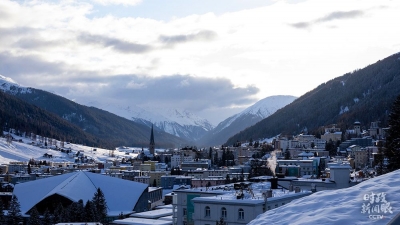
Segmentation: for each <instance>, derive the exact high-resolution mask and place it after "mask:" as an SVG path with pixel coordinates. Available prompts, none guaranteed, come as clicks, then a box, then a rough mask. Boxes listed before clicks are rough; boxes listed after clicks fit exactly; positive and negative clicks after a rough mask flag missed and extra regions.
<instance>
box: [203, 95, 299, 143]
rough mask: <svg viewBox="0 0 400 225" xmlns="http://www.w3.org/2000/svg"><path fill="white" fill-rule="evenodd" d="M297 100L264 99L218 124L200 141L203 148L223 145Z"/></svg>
mask: <svg viewBox="0 0 400 225" xmlns="http://www.w3.org/2000/svg"><path fill="white" fill-rule="evenodd" d="M295 99H296V97H294V96H286V95H277V96H270V97H267V98H264V99H262V100H260V101H258V102H256V103H255V104H254V105H252V106H250V107H248V108H247V109H245V110H243V111H242V112H240V113H238V114H236V115H233V116H231V117H229V118H227V119H225V120H224V121H222V122H221V123H219V124H218V126H216V127H215V128H214V129H213V130H211V131H210V132H208V133H207V134H206V135H205V136H204V137H203V138H201V139H200V140H199V144H200V145H203V146H210V145H221V144H223V143H224V142H225V141H226V140H228V138H229V137H231V136H233V135H235V134H236V133H238V132H240V131H242V130H244V129H245V128H247V127H250V126H252V125H254V124H256V123H257V122H259V121H261V120H262V119H265V118H267V117H268V116H270V115H272V114H274V113H275V112H276V111H277V110H279V109H280V108H282V107H284V106H286V105H288V104H290V103H291V102H293V101H294V100H295Z"/></svg>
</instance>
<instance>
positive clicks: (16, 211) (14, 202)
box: [7, 195, 22, 225]
mask: <svg viewBox="0 0 400 225" xmlns="http://www.w3.org/2000/svg"><path fill="white" fill-rule="evenodd" d="M20 208H21V206H20V204H19V202H18V198H17V196H15V195H13V196H12V198H11V201H10V208H9V210H8V219H7V224H9V225H14V224H18V223H19V222H20V221H21V220H22V217H21V209H20Z"/></svg>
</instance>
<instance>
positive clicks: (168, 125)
mask: <svg viewBox="0 0 400 225" xmlns="http://www.w3.org/2000/svg"><path fill="white" fill-rule="evenodd" d="M88 104H89V105H92V106H95V107H98V108H101V109H104V110H106V111H109V112H111V113H114V114H116V115H119V116H121V117H124V118H126V119H129V120H132V121H134V122H136V123H139V124H143V125H146V126H148V127H151V125H152V124H153V125H154V126H155V127H157V128H159V129H160V130H162V131H164V132H167V133H169V134H172V135H175V136H177V137H180V138H183V139H185V140H188V141H189V142H191V143H195V142H196V141H197V140H198V139H199V138H201V137H203V136H204V135H205V134H206V133H207V132H208V131H210V130H212V129H213V125H212V124H211V123H210V122H209V121H208V120H206V119H203V118H200V117H199V116H197V115H195V114H194V113H192V112H189V111H187V110H180V109H171V108H170V109H167V108H157V107H153V108H152V109H144V108H141V107H139V106H120V105H113V104H107V105H104V104H101V103H99V102H90V103H88Z"/></svg>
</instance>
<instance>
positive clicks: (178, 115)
mask: <svg viewBox="0 0 400 225" xmlns="http://www.w3.org/2000/svg"><path fill="white" fill-rule="evenodd" d="M161 113H162V114H163V116H165V117H166V118H168V119H169V120H171V121H175V122H177V123H178V124H180V125H182V126H201V127H204V128H205V129H206V130H207V131H209V130H211V129H213V125H212V124H211V123H210V122H209V121H207V120H206V119H203V118H201V117H199V116H197V115H195V114H194V113H192V112H190V111H188V110H181V109H164V110H163V111H162V112H161Z"/></svg>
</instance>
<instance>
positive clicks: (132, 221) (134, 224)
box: [113, 218, 172, 225]
mask: <svg viewBox="0 0 400 225" xmlns="http://www.w3.org/2000/svg"><path fill="white" fill-rule="evenodd" d="M113 224H126V225H146V224H151V225H171V224H172V221H166V220H151V219H142V218H126V219H122V220H114V221H113Z"/></svg>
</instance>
